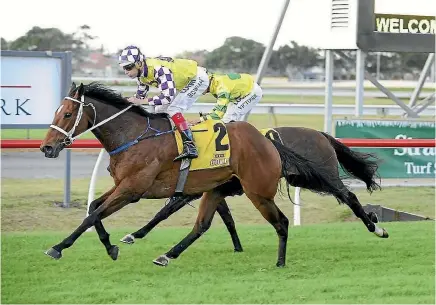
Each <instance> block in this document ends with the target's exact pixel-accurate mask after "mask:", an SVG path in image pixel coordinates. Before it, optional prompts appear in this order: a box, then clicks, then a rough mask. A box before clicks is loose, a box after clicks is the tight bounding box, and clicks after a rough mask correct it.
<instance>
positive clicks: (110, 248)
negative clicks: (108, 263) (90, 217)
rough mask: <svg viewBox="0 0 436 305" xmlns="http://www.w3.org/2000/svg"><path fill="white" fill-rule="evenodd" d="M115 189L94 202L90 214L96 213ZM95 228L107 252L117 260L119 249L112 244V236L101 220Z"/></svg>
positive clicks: (98, 220)
mask: <svg viewBox="0 0 436 305" xmlns="http://www.w3.org/2000/svg"><path fill="white" fill-rule="evenodd" d="M115 189H116V186H114V187H112V189H110V190H109V191H108V192H106V193H105V194H103V195H102V196H101V197H100V198H97V199H95V200H94V201H93V202H91V204H90V206H89V214H91V213H92V212H94V211H95V210H96V209H97V208H98V207H99V206H100V205H101V204H102V203H103V202H104V201H105V200H106V199H107V198H108V197H109V195H110V194H112V193H113V192H114V190H115ZM94 227H95V231H96V232H97V234H98V237H99V239H100V241H101V243H102V244H103V245H104V247H105V248H106V252H107V253H108V255H109V256H110V257H111V258H112V259H113V260H116V259H117V258H118V252H119V249H118V247H117V246H115V245H112V244H111V242H110V239H109V236H110V235H109V233H108V232H107V231H106V229H105V228H104V226H103V223H102V221H101V220H100V219H97V220H96V222H95V224H94Z"/></svg>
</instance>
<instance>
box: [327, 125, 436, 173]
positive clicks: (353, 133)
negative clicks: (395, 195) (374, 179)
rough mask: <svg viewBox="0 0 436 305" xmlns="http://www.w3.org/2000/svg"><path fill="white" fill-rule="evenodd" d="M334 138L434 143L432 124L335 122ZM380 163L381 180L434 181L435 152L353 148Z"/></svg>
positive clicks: (423, 149) (433, 150) (405, 149)
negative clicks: (417, 140)
mask: <svg viewBox="0 0 436 305" xmlns="http://www.w3.org/2000/svg"><path fill="white" fill-rule="evenodd" d="M335 136H336V137H337V138H364V139H434V138H435V122H423V121H414V122H410V121H380V120H378V121H372V120H337V121H335ZM353 150H356V151H362V152H370V153H375V154H376V155H377V157H378V158H380V159H382V163H381V164H380V168H379V173H380V176H381V177H382V178H435V173H436V164H435V148H434V147H426V148H421V147H412V148H357V147H356V148H353Z"/></svg>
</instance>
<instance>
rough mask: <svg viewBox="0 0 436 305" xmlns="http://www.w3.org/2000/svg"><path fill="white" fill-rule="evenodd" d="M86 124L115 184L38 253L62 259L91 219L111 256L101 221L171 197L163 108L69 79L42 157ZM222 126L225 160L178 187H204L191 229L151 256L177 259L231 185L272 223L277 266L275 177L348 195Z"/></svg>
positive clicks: (282, 238) (281, 223)
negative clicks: (106, 155) (143, 201)
mask: <svg viewBox="0 0 436 305" xmlns="http://www.w3.org/2000/svg"><path fill="white" fill-rule="evenodd" d="M221 127H224V125H222V126H221ZM87 130H91V131H92V132H93V134H94V135H95V136H96V138H97V139H98V140H99V141H100V142H101V143H102V145H103V147H104V148H105V149H106V150H107V151H108V152H114V153H113V154H112V155H111V158H110V169H111V173H112V177H113V179H114V184H115V185H114V186H113V187H112V188H111V189H110V190H108V191H107V192H106V193H105V194H103V195H102V196H101V197H99V198H97V199H96V200H94V201H93V202H92V203H91V205H90V211H89V212H90V214H89V216H88V217H86V218H85V219H84V220H83V222H82V223H81V224H80V225H79V226H78V227H77V229H76V230H75V231H74V232H72V234H71V235H69V236H68V237H67V238H65V239H64V240H63V241H62V242H60V243H59V244H57V245H55V246H53V247H52V248H50V249H49V250H47V251H46V252H45V253H46V254H47V255H49V256H50V257H52V258H55V259H59V258H61V257H62V251H63V250H64V249H66V248H69V247H71V246H72V245H73V243H74V242H75V240H77V238H79V237H80V235H81V234H82V233H83V232H85V231H86V230H87V229H88V228H90V227H92V226H95V228H96V231H97V233H98V236H99V238H100V241H101V242H102V243H103V245H104V246H105V248H106V251H107V253H108V255H109V256H110V257H111V258H112V259H113V260H116V259H117V257H118V252H119V249H118V247H117V246H115V245H112V244H111V242H110V240H109V234H108V233H107V232H106V230H105V228H104V226H103V224H102V222H101V220H102V219H104V218H105V217H108V216H109V215H111V214H112V213H114V212H116V211H118V210H119V209H121V208H123V207H124V206H126V205H128V204H129V203H132V202H137V201H138V200H139V199H140V198H144V197H145V198H168V197H171V196H172V195H173V193H174V190H175V186H176V183H177V179H178V171H179V165H180V162H174V161H173V160H174V158H175V157H176V156H177V154H178V151H177V146H176V142H175V140H174V134H173V129H172V126H171V123H170V120H169V118H168V117H167V115H162V114H152V113H148V112H147V111H145V110H144V109H142V108H140V107H132V105H131V104H130V103H129V102H128V101H127V100H126V99H124V98H123V97H122V96H121V95H120V94H118V93H116V92H115V91H113V90H110V89H109V88H107V87H105V86H103V85H101V84H99V83H91V84H89V85H86V86H84V85H83V84H80V85H79V86H78V87H76V86H75V84H74V83H73V85H72V87H71V89H70V93H69V95H68V96H67V97H65V98H64V99H63V100H62V103H61V106H60V107H59V108H58V109H57V111H56V112H55V116H54V119H53V123H52V125H51V126H50V129H49V130H48V132H47V135H46V137H45V138H44V140H43V142H42V144H41V147H40V148H41V151H42V152H43V153H44V154H45V156H46V157H48V158H55V157H58V155H59V152H60V151H61V150H62V149H64V148H65V147H67V146H68V145H70V144H71V143H72V141H73V140H74V139H75V138H76V137H77V136H78V135H80V134H81V133H83V132H85V131H87ZM227 133H228V138H229V142H230V145H231V147H232V154H231V158H230V165H229V166H227V167H222V168H215V169H211V170H201V171H195V172H190V173H189V175H188V179H187V181H186V185H185V188H184V193H185V194H186V195H198V194H201V193H204V194H203V196H202V199H201V203H200V208H199V212H198V217H197V220H196V223H195V225H194V228H193V230H192V231H191V233H189V234H188V235H187V236H186V237H185V238H184V239H183V240H182V241H181V242H179V243H178V244H177V245H176V246H175V247H173V248H172V249H171V250H170V251H168V252H167V253H166V254H165V255H162V256H160V257H159V258H158V260H156V261H157V262H160V263H161V264H162V265H166V264H167V263H168V261H169V259H172V258H177V257H178V256H179V255H180V254H181V253H182V252H183V251H184V250H186V249H187V247H188V246H189V245H191V244H192V243H193V242H194V241H195V240H196V239H198V238H199V237H200V236H201V234H202V233H204V232H205V231H206V230H207V229H208V228H209V226H210V223H211V221H212V218H213V215H214V213H215V211H216V209H217V205H218V203H219V202H221V201H222V199H224V198H225V197H226V196H227V195H228V194H229V193H230V194H232V193H234V192H235V189H234V188H235V187H236V186H237V187H238V188H240V189H242V190H243V192H244V193H245V194H246V195H247V197H248V198H249V199H250V201H251V202H252V203H253V204H254V206H255V207H256V208H257V209H258V210H259V212H260V213H261V214H262V216H263V217H264V218H265V219H266V220H267V221H268V222H269V223H270V224H271V225H272V226H273V227H274V228H275V230H276V232H277V235H278V236H279V247H278V258H277V263H276V265H277V266H279V267H281V266H284V265H285V261H286V244H287V237H288V224H289V221H288V219H287V218H286V216H285V215H284V214H283V213H282V212H281V211H280V210H279V208H278V207H277V206H276V204H275V203H274V195H275V194H276V192H277V188H278V185H279V181H280V178H281V177H285V179H286V180H287V181H288V182H289V183H291V182H292V180H293V179H297V180H299V181H301V183H302V184H304V185H310V187H309V189H310V190H312V191H315V192H319V193H328V194H331V195H333V196H335V197H336V198H337V199H338V200H339V201H341V202H346V200H347V195H348V191H347V189H346V188H338V187H337V185H335V184H334V183H332V182H331V177H329V172H328V170H327V169H326V168H325V167H324V166H321V167H320V166H318V164H315V163H314V162H311V161H310V160H307V159H306V158H304V157H302V156H300V155H299V154H296V153H295V152H293V151H292V150H291V149H289V148H286V147H285V146H283V145H281V144H280V143H279V142H277V141H273V140H268V139H266V138H265V137H264V136H263V135H262V134H261V133H260V132H259V131H258V130H257V129H256V128H255V127H254V126H252V125H250V124H248V123H246V122H235V123H232V124H228V125H227ZM226 182H227V183H231V185H230V186H231V187H227V186H226ZM237 191H238V192H239V191H240V190H239V189H238V190H237ZM368 220H369V219H368ZM369 221H370V220H369ZM370 223H371V227H369V230H370V231H371V232H378V235H379V236H383V235H384V232H385V231H384V230H383V229H380V228H378V227H377V226H375V225H374V223H372V222H371V221H370Z"/></svg>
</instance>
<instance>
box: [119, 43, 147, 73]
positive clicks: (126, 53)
mask: <svg viewBox="0 0 436 305" xmlns="http://www.w3.org/2000/svg"><path fill="white" fill-rule="evenodd" d="M118 61H119V65H120V66H121V67H123V68H124V67H126V66H129V65H132V66H133V65H135V66H140V65H141V64H142V62H143V61H144V55H143V54H142V53H141V51H140V50H139V48H138V47H136V46H128V47H126V48H124V50H123V51H122V52H121V54H120V56H119V57H118Z"/></svg>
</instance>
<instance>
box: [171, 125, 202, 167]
mask: <svg viewBox="0 0 436 305" xmlns="http://www.w3.org/2000/svg"><path fill="white" fill-rule="evenodd" d="M180 134H181V136H182V141H183V151H182V153H181V154H180V155H179V156H178V157H176V158H175V159H174V161H178V160H182V159H185V158H189V159H195V158H198V151H197V146H195V143H194V138H193V136H192V131H191V130H190V129H186V130H183V131H181V132H180Z"/></svg>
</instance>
